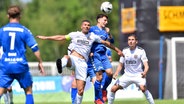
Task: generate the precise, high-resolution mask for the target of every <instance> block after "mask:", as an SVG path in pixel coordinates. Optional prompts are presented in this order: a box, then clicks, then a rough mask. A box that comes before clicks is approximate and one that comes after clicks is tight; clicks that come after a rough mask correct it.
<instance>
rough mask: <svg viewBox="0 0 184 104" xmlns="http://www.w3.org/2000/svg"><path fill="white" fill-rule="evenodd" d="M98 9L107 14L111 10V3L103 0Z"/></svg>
mask: <svg viewBox="0 0 184 104" xmlns="http://www.w3.org/2000/svg"><path fill="white" fill-rule="evenodd" d="M100 10H101V11H102V12H104V13H106V14H109V13H111V12H112V4H111V3H110V2H108V1H105V2H103V3H102V4H101V6H100Z"/></svg>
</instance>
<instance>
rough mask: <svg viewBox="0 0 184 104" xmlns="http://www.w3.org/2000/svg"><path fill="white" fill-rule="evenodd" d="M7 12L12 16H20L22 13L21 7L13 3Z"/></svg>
mask: <svg viewBox="0 0 184 104" xmlns="http://www.w3.org/2000/svg"><path fill="white" fill-rule="evenodd" d="M7 14H8V15H9V17H10V18H19V17H20V15H21V8H20V7H19V6H17V5H12V6H10V7H9V8H8V11H7Z"/></svg>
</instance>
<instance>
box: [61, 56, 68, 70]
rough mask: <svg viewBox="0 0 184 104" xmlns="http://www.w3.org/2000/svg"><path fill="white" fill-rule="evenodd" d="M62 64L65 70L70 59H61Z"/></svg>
mask: <svg viewBox="0 0 184 104" xmlns="http://www.w3.org/2000/svg"><path fill="white" fill-rule="evenodd" d="M61 62H62V68H64V67H66V65H67V63H68V59H67V58H65V57H63V58H62V59H61Z"/></svg>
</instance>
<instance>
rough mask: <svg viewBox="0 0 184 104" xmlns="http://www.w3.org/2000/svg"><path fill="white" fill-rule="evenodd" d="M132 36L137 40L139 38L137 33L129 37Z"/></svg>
mask: <svg viewBox="0 0 184 104" xmlns="http://www.w3.org/2000/svg"><path fill="white" fill-rule="evenodd" d="M130 36H133V37H134V38H135V40H138V37H137V35H136V34H129V35H128V37H130Z"/></svg>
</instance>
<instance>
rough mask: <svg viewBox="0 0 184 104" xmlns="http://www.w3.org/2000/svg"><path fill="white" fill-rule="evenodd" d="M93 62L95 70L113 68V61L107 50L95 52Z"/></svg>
mask: <svg viewBox="0 0 184 104" xmlns="http://www.w3.org/2000/svg"><path fill="white" fill-rule="evenodd" d="M92 64H93V67H94V71H95V72H98V71H100V70H103V71H105V70H106V69H110V68H112V65H111V62H110V61H109V58H108V57H107V55H106V53H105V52H101V53H94V55H93V57H92Z"/></svg>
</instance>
